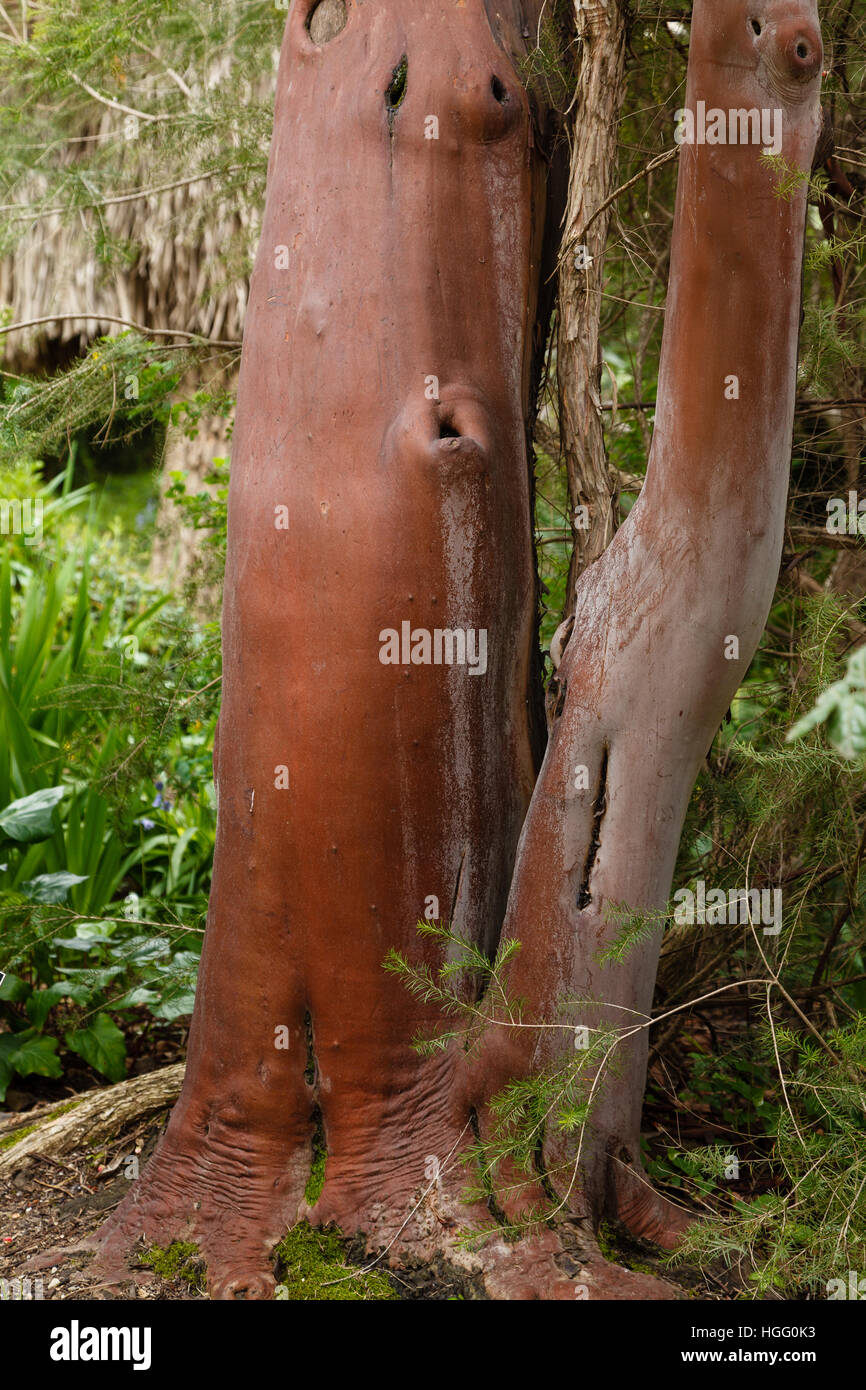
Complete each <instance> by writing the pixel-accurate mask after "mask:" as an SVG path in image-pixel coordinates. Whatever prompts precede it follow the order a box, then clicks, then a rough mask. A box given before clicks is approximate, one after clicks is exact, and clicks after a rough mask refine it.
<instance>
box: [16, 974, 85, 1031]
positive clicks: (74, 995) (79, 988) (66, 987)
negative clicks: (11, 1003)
mask: <svg viewBox="0 0 866 1390" xmlns="http://www.w3.org/2000/svg"><path fill="white" fill-rule="evenodd" d="M90 996H91V991H90V990H89V989H88V988H87V985H80V984H79V985H76V984H72V983H68V984H67V983H66V982H65V981H64V980H59V981H58V982H57V984H54V985H49V986H48V988H47V989H36V990H34V991H33V993H32V994H31V996H30V998H29V999H28V1000H27V1003H26V1004H25V1005H24V1007H25V1009H26V1010H27V1017H28V1018H29V1019H30V1022H31V1023H32V1024H33V1025H34V1027H36V1028H39V1029H41V1028H42V1026H43V1024H44V1023H45V1020H46V1018H47V1017H48V1015H49V1013H50V1012H51V1010H52V1009H53V1008H54V1005H55V1004H59V1003H60V1001H61V999H74V1000H75V1003H76V1004H87V1003H88V1002H89V1000H90Z"/></svg>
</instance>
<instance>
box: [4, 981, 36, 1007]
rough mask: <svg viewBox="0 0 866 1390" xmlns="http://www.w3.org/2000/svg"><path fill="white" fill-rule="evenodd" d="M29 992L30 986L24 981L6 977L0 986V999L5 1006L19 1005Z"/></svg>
mask: <svg viewBox="0 0 866 1390" xmlns="http://www.w3.org/2000/svg"><path fill="white" fill-rule="evenodd" d="M30 992H31V986H30V985H28V983H27V981H26V980H20V979H19V978H18V976H17V975H6V976H5V977H4V979H3V983H2V984H0V999H2V1000H5V1002H6V1003H7V1004H20V1003H21V1000H22V999H26V998H27V996H28V994H30Z"/></svg>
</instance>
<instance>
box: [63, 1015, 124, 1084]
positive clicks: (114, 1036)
mask: <svg viewBox="0 0 866 1390" xmlns="http://www.w3.org/2000/svg"><path fill="white" fill-rule="evenodd" d="M66 1046H67V1047H68V1048H70V1049H71V1051H73V1052H77V1053H78V1055H79V1057H83V1058H84V1060H85V1062H87V1063H88V1064H89V1065H90V1066H91V1067H93V1069H94V1071H98V1072H100V1073H101V1074H102V1075H103V1076H107V1077H108V1079H109V1081H123V1080H125V1079H126V1067H125V1066H124V1060H125V1058H126V1040H125V1039H124V1036H123V1034H122V1033H121V1031H120V1029H119V1028H118V1026H117V1024H116V1023H115V1022H114V1020H113V1019H111V1018H109V1017H108V1014H97V1015H96V1017H95V1018H94V1020H93V1022H92V1023H91V1024H90V1026H89V1027H88V1028H79V1029H77V1030H76V1031H75V1032H72V1033H67V1034H66Z"/></svg>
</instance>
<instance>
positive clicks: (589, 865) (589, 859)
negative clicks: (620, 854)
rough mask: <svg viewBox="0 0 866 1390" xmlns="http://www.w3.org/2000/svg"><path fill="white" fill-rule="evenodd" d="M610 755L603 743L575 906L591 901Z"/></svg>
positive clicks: (605, 803) (605, 807) (585, 904)
mask: <svg viewBox="0 0 866 1390" xmlns="http://www.w3.org/2000/svg"><path fill="white" fill-rule="evenodd" d="M609 756H610V749H609V747H608V745H607V744H606V743H605V745H604V748H603V749H602V754H601V770H600V772H599V776H598V790H597V791H596V794H595V801H594V803H593V808H592V836H591V837H590V841H589V849H588V850H587V853H586V863H585V864H584V866H583V875H582V877H581V880H580V888H579V889H578V893H577V906H578V907H579V908H581V909H582V908H584V907H589V905H590V903H591V902H592V893H591V892H590V890H589V881H590V878H591V877H592V871H593V869H594V868H595V861H596V860H597V858H598V851H599V849H600V848H601V823H602V821H603V820H604V813H605V811H606V810H607V765H608V759H609Z"/></svg>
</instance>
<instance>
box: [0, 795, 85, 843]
mask: <svg viewBox="0 0 866 1390" xmlns="http://www.w3.org/2000/svg"><path fill="white" fill-rule="evenodd" d="M68 792H69V788H68V787H43V789H42V791H38V792H33V793H31V795H30V796H24V797H22V798H21V800H20V801H13V802H11V803H10V804H9V805H8V806H7V807H6V810H5V811H0V831H2V833H3V834H4V835H5V836H6V838H7V839H9V840H17V841H18V842H19V843H21V844H25V845H30V844H34V843H35V842H36V841H37V840H47V839H48V837H49V836H50V835H53V834H54V831H55V830H56V828H57V816H56V807H57V805H58V803H59V802H61V801H62V800H63V798H64V797H65V796H66V795H67V794H68Z"/></svg>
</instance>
